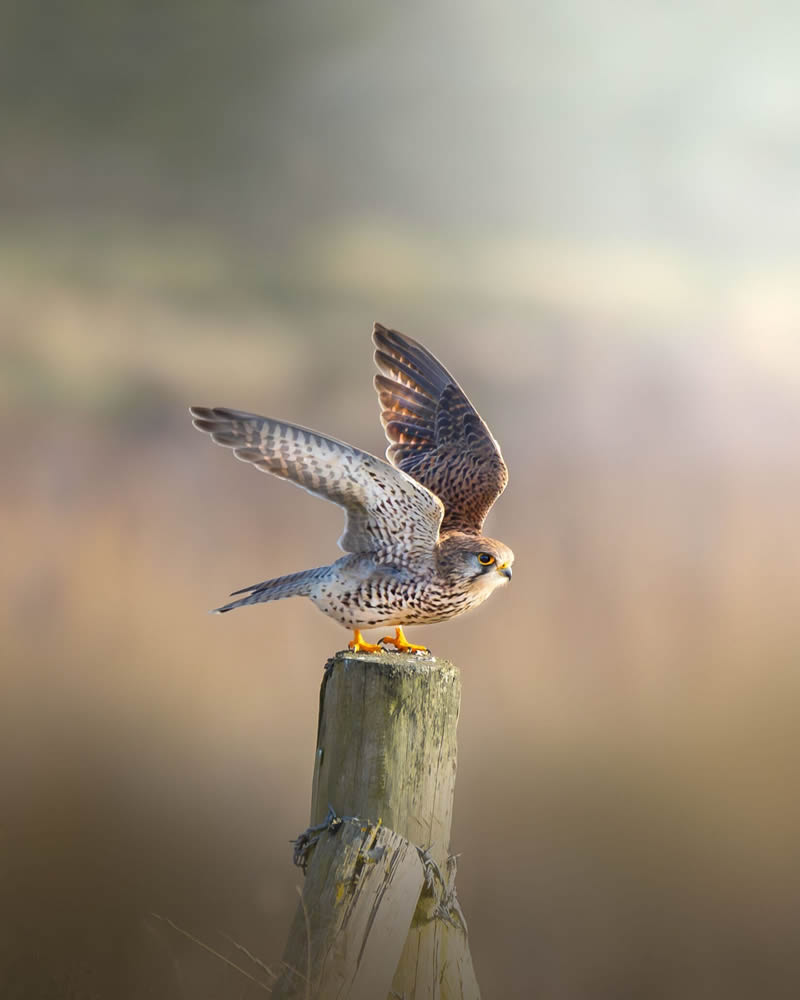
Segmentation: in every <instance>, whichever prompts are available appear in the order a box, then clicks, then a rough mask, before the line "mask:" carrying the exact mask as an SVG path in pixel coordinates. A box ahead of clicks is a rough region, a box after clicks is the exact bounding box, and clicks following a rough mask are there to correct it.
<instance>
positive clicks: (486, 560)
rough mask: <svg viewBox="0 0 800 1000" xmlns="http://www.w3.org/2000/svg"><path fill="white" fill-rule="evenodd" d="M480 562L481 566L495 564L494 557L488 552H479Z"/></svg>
mask: <svg viewBox="0 0 800 1000" xmlns="http://www.w3.org/2000/svg"><path fill="white" fill-rule="evenodd" d="M478 562H479V563H480V564H481V566H491V565H492V563H493V562H494V556H491V555H489V553H488V552H479V553H478Z"/></svg>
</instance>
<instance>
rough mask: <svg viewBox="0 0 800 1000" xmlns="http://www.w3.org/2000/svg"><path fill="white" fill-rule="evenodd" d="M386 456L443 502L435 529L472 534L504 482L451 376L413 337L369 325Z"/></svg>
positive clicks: (482, 428)
mask: <svg viewBox="0 0 800 1000" xmlns="http://www.w3.org/2000/svg"><path fill="white" fill-rule="evenodd" d="M372 339H373V341H374V343H375V346H376V348H377V350H376V351H375V363H376V364H377V366H378V368H379V369H380V370H381V372H382V374H381V375H376V376H375V389H376V390H377V392H378V396H379V397H380V402H381V407H382V412H381V422H382V423H383V427H384V430H385V431H386V437H387V438H388V439H389V442H390V444H389V447H388V448H387V449H386V457H387V458H388V459H389V461H390V462H391V463H392V465H394V466H396V467H397V468H398V469H402V471H403V472H406V473H407V474H408V475H409V476H413V477H414V479H416V480H417V481H418V482H420V483H422V485H423V486H425V487H427V488H428V489H429V490H430V491H431V492H432V493H435V494H436V496H438V497H439V499H440V500H441V501H442V503H443V504H444V509H445V514H444V520H443V521H442V527H441V530H442V531H450V530H454V529H455V530H458V531H466V532H469V533H479V532H480V530H481V527H482V525H483V522H484V520H485V518H486V515H487V514H488V512H489V508H490V507H491V506H492V504H493V503H494V502H495V500H496V499H497V498H498V497H499V496H500V494H501V493H502V492H503V490H504V489H505V486H506V483H507V482H508V470H507V469H506V464H505V462H504V461H503V456H502V455H501V454H500V446H499V445H498V443H497V442H496V441H495V439H494V438H493V437H492V435H491V432H490V431H489V428H488V427H487V426H486V424H485V423H484V422H483V420H481V418H480V416H479V414H478V411H477V410H476V409H475V407H474V406H473V405H472V403H470V401H469V400H468V399H467V397H466V395H465V394H464V392H463V390H462V389H461V387H460V386H459V384H458V382H456V380H455V379H454V378H453V376H452V375H451V374H450V373H449V372H448V371H447V369H446V368H445V367H444V365H442V364H441V363H440V362H439V361H437V360H436V358H435V357H434V356H433V355H432V354H431V353H430V351H428V350H426V349H425V348H424V347H423V346H422V345H421V344H418V343H417V342H416V340H412V339H411V337H407V336H405V334H402V333H398V332H397V330H387V329H386V327H384V326H381V325H380V323H376V324H375V327H374V329H373V331H372Z"/></svg>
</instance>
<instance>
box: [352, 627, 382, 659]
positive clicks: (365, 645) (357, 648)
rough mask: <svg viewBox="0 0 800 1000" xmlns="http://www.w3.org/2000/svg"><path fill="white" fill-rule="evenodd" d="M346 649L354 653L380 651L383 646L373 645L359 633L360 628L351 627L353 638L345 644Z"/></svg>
mask: <svg viewBox="0 0 800 1000" xmlns="http://www.w3.org/2000/svg"><path fill="white" fill-rule="evenodd" d="M347 648H348V649H352V650H353V652H354V653H382V652H383V647H381V646H373V644H372V643H371V642H367V641H366V639H365V638H364V636H363V635H362V634H361V629H360V628H354V629H353V639H352V641H351V642H349V643H348V644H347Z"/></svg>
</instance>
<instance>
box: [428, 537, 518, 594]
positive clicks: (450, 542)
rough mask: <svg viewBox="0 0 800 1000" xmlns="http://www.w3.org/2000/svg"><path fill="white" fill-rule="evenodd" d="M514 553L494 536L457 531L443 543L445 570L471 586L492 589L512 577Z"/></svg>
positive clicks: (443, 569) (441, 555)
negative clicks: (466, 533)
mask: <svg viewBox="0 0 800 1000" xmlns="http://www.w3.org/2000/svg"><path fill="white" fill-rule="evenodd" d="M513 562H514V553H513V552H512V551H511V549H510V548H509V547H508V546H507V545H504V544H503V543H502V542H498V541H497V540H496V539H494V538H485V537H483V536H480V535H464V534H461V533H454V534H452V535H450V536H449V537H447V538H445V539H444V540H443V541H442V543H441V550H440V555H439V563H440V566H441V569H442V571H443V572H444V573H445V574H446V575H448V576H450V577H451V579H458V580H459V581H460V582H461V583H462V584H466V585H467V586H468V587H470V589H472V588H475V589H478V590H487V591H492V590H494V588H495V587H499V586H500V585H502V584H504V583H508V581H509V580H510V579H511V566H512V564H513Z"/></svg>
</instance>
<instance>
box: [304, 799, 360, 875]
mask: <svg viewBox="0 0 800 1000" xmlns="http://www.w3.org/2000/svg"><path fill="white" fill-rule="evenodd" d="M349 819H354V817H353V816H338V815H337V813H336V810H335V809H334V808H333V806H332V805H328V812H327V813H326V815H325V819H324V820H323V821H322V822H321V823H317V824H316V826H309V827H307V828H306V829H305V830H303V832H302V833H301V834H300V835H299V836H298V837H296V838H295V839H294V840H290V841H289V843H290V844H292V846H293V847H294V851H293V853H292V861H293V862H294V864H295V865H296V866H297V867H298V868H302V869H303V874H304V875H305V873H306V868H307V866H308V860H309V859H308V852H309V851H310V850H311V848H312V847H313V846H314V845H315V844H316V843H317V841H318V840H319V838H320V837H321V836H322V834H323V833H325V831H326V830H327V832H328V833H338V832H339V830H340V829H341V826H342V823H344V822H345V821H346V820H349Z"/></svg>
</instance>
